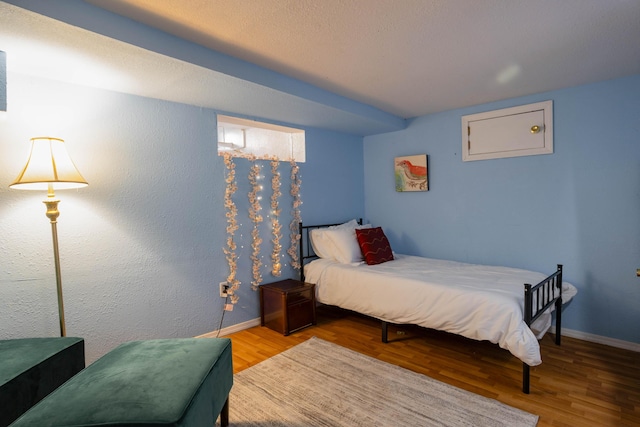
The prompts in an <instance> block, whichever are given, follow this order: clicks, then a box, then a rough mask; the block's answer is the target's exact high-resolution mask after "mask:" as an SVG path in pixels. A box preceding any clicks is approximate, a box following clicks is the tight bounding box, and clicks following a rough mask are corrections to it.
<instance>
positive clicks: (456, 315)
mask: <svg viewBox="0 0 640 427" xmlns="http://www.w3.org/2000/svg"><path fill="white" fill-rule="evenodd" d="M395 257H396V259H395V260H394V261H389V262H385V263H383V264H379V265H366V264H364V263H361V264H357V265H356V264H340V263H338V262H336V261H331V260H326V259H318V260H315V261H313V262H311V263H309V264H308V265H305V267H304V271H305V281H306V282H308V283H315V284H316V296H317V300H318V301H319V302H321V303H324V304H329V305H335V306H338V307H342V308H345V309H348V310H353V311H356V312H359V313H363V314H366V315H368V316H372V317H375V318H378V319H381V320H385V321H388V322H391V323H398V324H403V323H404V324H415V325H420V326H423V327H426V328H432V329H438V330H442V331H447V332H451V333H454V334H458V335H463V336H465V337H467V338H472V339H475V340H487V341H491V342H492V343H494V344H498V345H500V347H502V348H504V349H507V350H509V351H510V352H511V353H512V354H513V355H514V356H516V357H517V358H519V359H520V360H522V361H523V362H525V363H527V364H528V365H530V366H536V365H539V364H540V363H542V359H541V357H540V346H539V344H538V339H537V337H536V335H535V334H534V333H533V332H532V330H531V329H529V327H528V326H527V325H526V323H525V322H524V320H523V307H524V286H523V285H524V284H525V283H530V284H532V285H536V284H537V283H539V282H540V281H542V280H544V279H545V278H546V277H547V276H546V275H544V274H541V273H536V272H532V271H527V270H520V269H516V268H508V267H491V266H484V265H476V264H466V263H460V262H455V261H443V260H436V259H430V258H422V257H415V256H408V255H397V254H396V255H395ZM576 293H577V290H576V288H575V287H574V286H573V285H571V284H569V283H566V282H564V283H563V289H562V297H563V298H562V299H563V302H568V301H569V300H570V299H571V298H572V297H573V296H574V295H575V294H576ZM550 317H551V315H550V313H548V314H547V315H546V316H542V317H541V318H540V319H539V322H536V324H538V325H540V326H539V329H541V331H538V332H539V336H542V334H544V332H546V330H547V329H548V328H549V325H550ZM536 324H534V325H533V329H534V330H535V329H537V327H536Z"/></svg>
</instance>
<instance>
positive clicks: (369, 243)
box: [356, 227, 393, 265]
mask: <svg viewBox="0 0 640 427" xmlns="http://www.w3.org/2000/svg"><path fill="white" fill-rule="evenodd" d="M356 237H357V238H358V244H359V245H360V250H361V251H362V256H363V257H364V260H365V261H366V262H367V264H368V265H375V264H382V263H383V262H387V261H391V260H393V252H392V251H391V245H389V240H388V239H387V236H385V235H384V232H383V231H382V228H380V227H376V228H362V229H356Z"/></svg>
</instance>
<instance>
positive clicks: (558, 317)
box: [556, 298, 562, 345]
mask: <svg viewBox="0 0 640 427" xmlns="http://www.w3.org/2000/svg"><path fill="white" fill-rule="evenodd" d="M561 332H562V298H558V299H557V300H556V345H560V339H561Z"/></svg>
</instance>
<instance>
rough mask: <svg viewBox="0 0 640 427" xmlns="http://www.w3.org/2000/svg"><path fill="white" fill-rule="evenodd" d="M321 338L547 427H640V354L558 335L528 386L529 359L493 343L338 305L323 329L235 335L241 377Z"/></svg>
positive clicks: (545, 346) (325, 314)
mask: <svg viewBox="0 0 640 427" xmlns="http://www.w3.org/2000/svg"><path fill="white" fill-rule="evenodd" d="M313 336H316V337H318V338H321V339H323V340H326V341H329V342H333V343H336V344H338V345H341V346H343V347H347V348H350V349H352V350H355V351H358V352H360V353H363V354H366V355H368V356H371V357H375V358H377V359H380V360H383V361H385V362H388V363H392V364H395V365H398V366H401V367H403V368H406V369H409V370H411V371H414V372H418V373H421V374H424V375H428V376H430V377H431V378H434V379H436V380H439V381H442V382H445V383H447V384H450V385H453V386H456V387H460V388H462V389H465V390H468V391H471V392H473V393H477V394H480V395H483V396H486V397H489V398H492V399H497V400H499V401H501V402H503V403H505V404H507V405H510V406H513V407H516V408H520V409H522V410H525V411H528V412H531V413H534V414H537V415H539V417H540V420H539V422H538V426H539V427H545V426H554V427H568V426H572V427H573V426H587V427H591V426H593V427H596V426H597V427H606V426H616V427H618V426H623V427H631V426H640V353H637V352H633V351H629V350H624V349H619V348H614V347H609V346H605V345H602V344H595V343H590V342H587V341H582V340H578V339H575V338H569V337H563V338H562V345H561V346H556V345H555V342H554V337H553V336H552V335H548V336H545V337H544V338H543V339H542V340H541V341H540V347H541V353H542V359H543V363H542V365H539V366H535V367H532V369H531V394H528V395H527V394H524V393H522V391H521V387H522V362H520V361H519V360H518V359H516V358H515V357H514V356H512V355H511V354H510V353H509V352H508V351H506V350H503V349H500V348H499V347H498V346H496V345H493V344H491V343H487V342H477V341H473V340H469V339H466V338H463V337H459V336H455V335H452V334H447V333H442V332H438V331H433V330H428V329H423V328H419V327H415V326H401V327H398V326H390V327H389V338H390V342H389V343H388V344H384V343H382V342H381V338H380V337H381V332H380V322H379V321H377V320H374V319H371V318H368V317H365V316H361V315H358V314H355V313H351V312H347V311H343V310H338V309H335V308H333V307H325V306H322V307H319V308H318V324H317V325H316V326H311V327H308V328H305V329H303V330H300V331H297V332H295V333H293V334H291V335H289V336H287V337H285V336H283V335H281V334H279V333H278V332H275V331H272V330H271V329H268V328H265V327H260V326H257V327H254V328H250V329H247V330H244V331H240V332H236V333H234V334H231V335H229V336H228V337H229V338H231V340H232V343H233V364H234V372H240V371H242V370H244V369H246V368H248V367H250V366H253V365H255V364H257V363H259V362H261V361H263V360H265V359H268V358H269V357H272V356H274V355H276V354H278V353H280V352H282V351H285V350H287V349H288V348H291V347H293V346H295V345H297V344H299V343H301V342H303V341H305V340H307V339H309V338H311V337H313Z"/></svg>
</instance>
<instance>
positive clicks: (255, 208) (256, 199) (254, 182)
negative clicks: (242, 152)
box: [249, 156, 263, 291]
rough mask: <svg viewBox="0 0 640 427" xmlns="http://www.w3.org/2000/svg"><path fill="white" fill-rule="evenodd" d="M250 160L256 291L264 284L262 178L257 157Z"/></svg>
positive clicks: (254, 285) (250, 208) (253, 263)
mask: <svg viewBox="0 0 640 427" xmlns="http://www.w3.org/2000/svg"><path fill="white" fill-rule="evenodd" d="M249 160H250V161H251V162H252V164H251V168H250V169H249V184H251V191H250V192H249V219H250V220H251V222H252V223H253V229H252V230H251V265H252V270H253V280H252V281H251V288H252V289H253V290H254V291H255V290H257V289H258V286H260V283H261V282H262V274H261V273H260V264H261V263H260V245H261V244H262V239H261V238H260V229H259V226H260V223H261V222H262V221H263V218H262V215H260V211H261V210H262V206H260V199H261V197H260V196H259V194H260V190H262V186H261V185H260V183H259V182H258V180H259V178H260V165H259V164H257V163H256V157H255V156H251V157H250V158H249Z"/></svg>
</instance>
